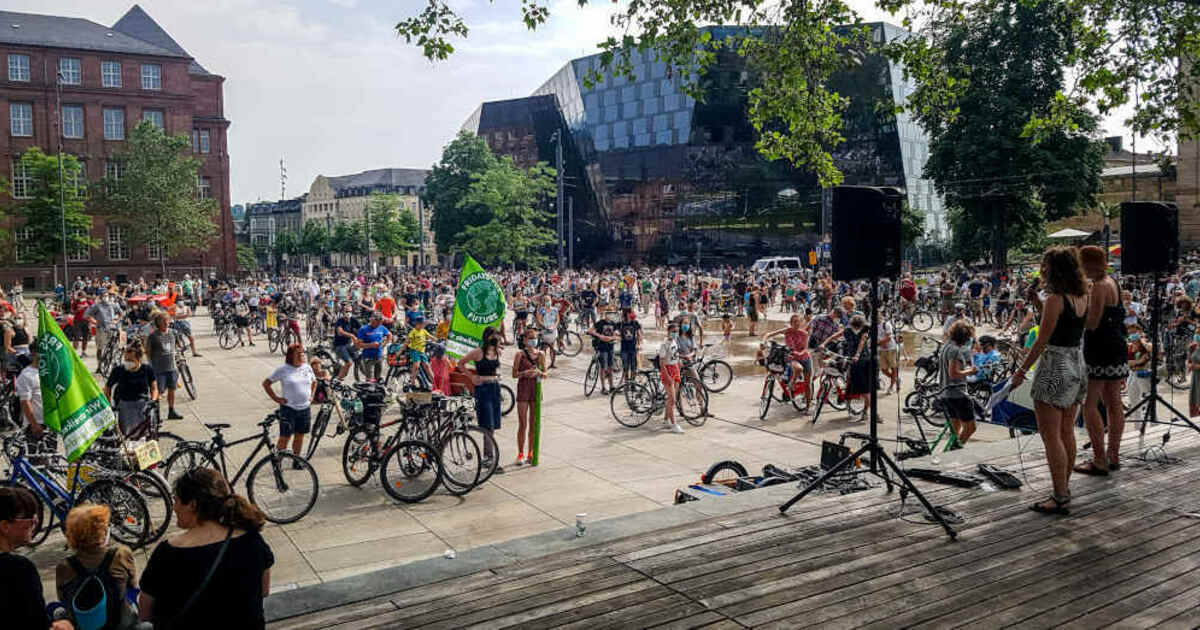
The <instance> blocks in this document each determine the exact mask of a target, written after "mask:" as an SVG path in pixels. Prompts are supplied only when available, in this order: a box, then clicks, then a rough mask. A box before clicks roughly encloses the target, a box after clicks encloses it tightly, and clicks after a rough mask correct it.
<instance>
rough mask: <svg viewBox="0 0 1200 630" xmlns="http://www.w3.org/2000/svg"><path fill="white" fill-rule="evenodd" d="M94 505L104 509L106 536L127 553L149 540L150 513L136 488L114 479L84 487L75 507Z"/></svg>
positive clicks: (102, 480)
mask: <svg viewBox="0 0 1200 630" xmlns="http://www.w3.org/2000/svg"><path fill="white" fill-rule="evenodd" d="M81 503H98V504H100V505H106V506H108V509H109V511H110V515H109V517H108V523H109V535H110V536H112V538H113V540H115V541H117V542H119V543H121V544H124V545H126V546H128V547H130V548H131V549H137V548H139V547H141V546H143V545H145V544H146V543H147V542H149V538H150V509H149V508H148V507H146V500H145V499H143V498H142V495H141V493H140V492H138V490H137V488H135V487H133V486H131V485H129V484H127V483H125V482H124V481H118V480H116V479H99V480H96V481H93V482H92V483H90V484H88V485H87V486H84V488H83V490H82V491H81V492H80V493H79V496H78V497H76V499H75V504H76V505H79V504H81Z"/></svg>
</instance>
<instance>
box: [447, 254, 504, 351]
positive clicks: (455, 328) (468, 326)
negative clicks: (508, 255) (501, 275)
mask: <svg viewBox="0 0 1200 630" xmlns="http://www.w3.org/2000/svg"><path fill="white" fill-rule="evenodd" d="M504 306H505V304H504V292H503V291H501V290H500V285H499V284H497V283H496V280H495V278H492V274H490V273H488V272H486V271H484V270H483V267H480V266H479V263H477V262H475V259H474V258H471V257H470V256H467V257H466V261H465V262H463V268H462V273H461V274H460V275H459V276H458V291H456V292H455V294H454V318H453V319H451V320H450V338H449V339H447V340H446V353H447V354H449V355H450V356H452V357H454V358H458V357H461V356H462V355H464V354H466V353H468V352H470V351H471V350H474V349H475V348H478V347H479V344H481V343H483V329H485V328H487V327H488V326H495V327H497V328H499V327H501V326H503V325H504Z"/></svg>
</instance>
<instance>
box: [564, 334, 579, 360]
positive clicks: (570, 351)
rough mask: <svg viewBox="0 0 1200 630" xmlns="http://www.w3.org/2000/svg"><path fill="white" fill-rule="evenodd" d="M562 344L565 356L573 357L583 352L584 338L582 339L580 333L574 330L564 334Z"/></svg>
mask: <svg viewBox="0 0 1200 630" xmlns="http://www.w3.org/2000/svg"><path fill="white" fill-rule="evenodd" d="M562 342H563V346H562V347H563V349H562V354H563V356H568V357H573V356H575V355H577V354H579V353H580V352H582V351H583V337H580V336H579V333H577V332H575V331H573V330H568V331H567V332H565V333H563V335H562Z"/></svg>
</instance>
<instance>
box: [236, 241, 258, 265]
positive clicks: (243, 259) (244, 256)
mask: <svg viewBox="0 0 1200 630" xmlns="http://www.w3.org/2000/svg"><path fill="white" fill-rule="evenodd" d="M237 266H238V269H241V270H242V271H258V258H257V257H255V255H254V248H253V247H251V246H249V245H247V244H245V243H238V245H237Z"/></svg>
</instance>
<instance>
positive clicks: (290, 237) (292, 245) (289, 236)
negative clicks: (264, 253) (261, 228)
mask: <svg viewBox="0 0 1200 630" xmlns="http://www.w3.org/2000/svg"><path fill="white" fill-rule="evenodd" d="M272 252H273V253H274V254H275V255H276V256H283V255H287V256H295V255H296V254H299V253H300V237H299V236H297V235H296V234H295V233H294V232H280V233H279V234H276V235H275V246H274V247H273V248H272Z"/></svg>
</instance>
